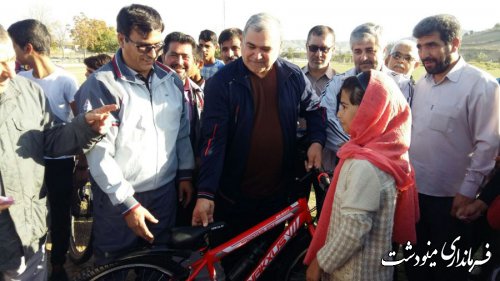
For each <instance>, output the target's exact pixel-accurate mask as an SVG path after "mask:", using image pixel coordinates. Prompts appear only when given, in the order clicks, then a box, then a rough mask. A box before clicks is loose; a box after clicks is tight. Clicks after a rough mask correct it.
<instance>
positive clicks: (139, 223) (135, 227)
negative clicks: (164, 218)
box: [124, 206, 158, 243]
mask: <svg viewBox="0 0 500 281" xmlns="http://www.w3.org/2000/svg"><path fill="white" fill-rule="evenodd" d="M124 218H125V221H126V222H127V226H128V227H130V229H132V231H133V232H134V233H135V235H137V236H139V237H141V238H142V239H144V240H146V241H148V242H149V243H153V240H154V239H155V238H154V236H153V234H152V233H151V232H150V231H149V229H148V226H147V225H146V220H148V221H149V222H152V223H158V220H157V219H156V218H155V217H154V216H153V215H152V214H151V213H150V212H149V211H148V210H147V209H146V208H144V207H142V206H139V207H138V208H136V209H135V210H132V211H130V213H128V214H126V215H125V217H124Z"/></svg>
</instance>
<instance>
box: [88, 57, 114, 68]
mask: <svg viewBox="0 0 500 281" xmlns="http://www.w3.org/2000/svg"><path fill="white" fill-rule="evenodd" d="M110 61H111V57H110V56H109V55H107V54H99V55H95V56H91V57H86V58H85V59H84V60H83V63H84V64H85V65H86V66H87V67H88V68H92V69H95V70H97V69H98V68H99V67H101V66H103V65H105V64H107V63H108V62H110Z"/></svg>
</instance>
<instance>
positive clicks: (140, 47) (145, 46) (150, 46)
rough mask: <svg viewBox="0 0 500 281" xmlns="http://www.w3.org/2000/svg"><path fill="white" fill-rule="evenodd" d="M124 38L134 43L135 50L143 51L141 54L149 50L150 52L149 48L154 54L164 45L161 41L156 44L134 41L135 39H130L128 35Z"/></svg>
mask: <svg viewBox="0 0 500 281" xmlns="http://www.w3.org/2000/svg"><path fill="white" fill-rule="evenodd" d="M125 39H126V40H127V41H128V42H130V43H132V44H135V47H136V48H137V51H139V52H140V53H143V54H149V52H151V50H155V52H156V54H158V53H159V52H160V50H161V48H163V45H164V44H163V42H158V43H156V44H145V43H142V42H136V41H134V40H132V39H130V37H128V36H127V37H125Z"/></svg>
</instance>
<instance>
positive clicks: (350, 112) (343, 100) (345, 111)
mask: <svg viewBox="0 0 500 281" xmlns="http://www.w3.org/2000/svg"><path fill="white" fill-rule="evenodd" d="M358 108H359V105H353V104H352V103H351V101H350V100H349V93H348V92H346V90H342V93H341V94H340V108H339V112H338V113H337V117H338V118H339V120H340V124H341V125H342V128H343V129H344V131H345V132H346V133H347V134H350V132H349V130H350V127H351V123H352V119H354V116H356V112H357V111H358Z"/></svg>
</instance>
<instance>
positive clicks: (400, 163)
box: [304, 70, 419, 264]
mask: <svg viewBox="0 0 500 281" xmlns="http://www.w3.org/2000/svg"><path fill="white" fill-rule="evenodd" d="M410 131H411V114H410V107H409V105H408V103H407V102H406V100H405V99H404V96H403V94H402V93H401V91H400V90H399V88H398V86H397V85H396V83H395V82H394V81H393V80H392V79H391V78H390V77H389V76H387V75H386V74H384V73H382V72H379V71H374V70H372V71H371V72H370V80H369V83H368V87H367V88H366V91H365V94H364V96H363V99H362V101H361V104H360V105H359V108H358V111H357V112H356V115H355V116H354V119H353V120H352V123H351V125H350V132H349V133H350V135H351V138H350V140H349V141H348V142H347V143H345V144H344V145H343V146H342V147H341V148H340V150H339V151H338V153H337V156H338V157H339V158H340V162H339V164H338V165H337V167H336V168H335V172H334V175H333V182H332V184H331V185H330V188H329V190H328V193H327V194H326V198H325V202H324V204H323V210H322V213H321V217H320V219H319V223H318V227H317V228H316V232H315V234H314V237H313V240H312V242H311V245H310V246H309V249H308V251H307V255H306V258H305V260H304V263H305V264H309V263H310V262H311V261H312V260H313V259H314V258H315V257H316V253H317V252H318V251H319V249H321V247H323V245H324V244H325V240H326V236H327V232H328V227H329V222H330V215H331V212H332V207H333V198H334V194H335V190H336V186H337V181H338V178H339V174H340V170H341V169H342V166H343V164H344V162H345V160H346V159H349V158H354V159H363V160H368V161H370V163H372V164H373V165H375V166H376V167H378V168H379V169H380V170H382V171H384V172H386V173H388V174H389V175H391V176H392V177H393V178H394V180H395V182H396V187H397V189H398V196H397V201H396V210H395V213H394V227H393V237H392V238H393V240H394V241H395V242H398V243H400V244H403V243H406V242H407V241H410V242H412V243H414V242H416V231H415V225H416V222H417V221H418V218H419V209H418V196H417V191H416V188H415V177H414V171H413V168H412V166H411V165H410V163H409V159H408V148H409V146H410Z"/></svg>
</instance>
